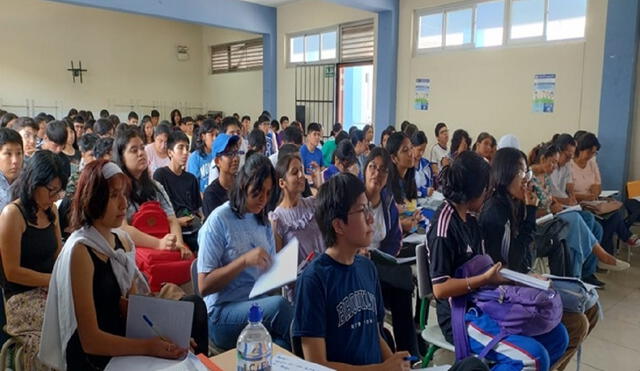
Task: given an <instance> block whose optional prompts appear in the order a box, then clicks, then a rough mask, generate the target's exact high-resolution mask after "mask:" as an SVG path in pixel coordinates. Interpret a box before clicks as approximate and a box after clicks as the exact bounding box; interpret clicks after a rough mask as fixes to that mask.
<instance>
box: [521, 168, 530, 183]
mask: <svg viewBox="0 0 640 371" xmlns="http://www.w3.org/2000/svg"><path fill="white" fill-rule="evenodd" d="M518 174H519V175H520V177H521V178H522V179H525V180H526V181H530V180H531V179H532V178H533V171H532V170H531V169H529V170H527V171H524V170H520V171H518Z"/></svg>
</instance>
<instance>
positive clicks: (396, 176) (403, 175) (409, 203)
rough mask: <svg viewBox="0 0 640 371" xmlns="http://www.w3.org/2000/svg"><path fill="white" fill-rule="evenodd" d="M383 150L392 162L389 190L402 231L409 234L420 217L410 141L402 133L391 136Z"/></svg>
mask: <svg viewBox="0 0 640 371" xmlns="http://www.w3.org/2000/svg"><path fill="white" fill-rule="evenodd" d="M385 149H386V150H387V152H389V155H390V156H391V161H392V165H391V167H390V168H389V189H390V190H391V194H393V199H394V200H395V202H396V204H398V209H399V210H400V225H401V227H402V231H403V232H405V233H409V232H411V231H413V230H415V228H416V227H417V225H418V222H419V221H420V220H421V217H422V216H421V215H420V211H419V210H417V200H418V190H417V187H416V180H415V174H416V169H415V165H416V160H415V157H414V156H415V152H414V150H413V146H412V145H411V140H410V139H409V137H407V135H406V134H405V133H402V132H395V133H393V134H391V136H389V139H388V140H387V147H386V148H385Z"/></svg>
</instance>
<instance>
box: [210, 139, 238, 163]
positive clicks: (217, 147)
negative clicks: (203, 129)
mask: <svg viewBox="0 0 640 371" xmlns="http://www.w3.org/2000/svg"><path fill="white" fill-rule="evenodd" d="M238 141H240V137H239V136H237V135H229V134H218V136H217V137H216V140H215V141H214V142H213V151H212V152H213V157H214V158H215V157H218V156H220V155H221V154H222V153H223V152H224V150H225V149H227V147H228V146H229V145H235V144H237V143H238Z"/></svg>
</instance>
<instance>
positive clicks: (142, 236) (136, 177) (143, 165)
mask: <svg viewBox="0 0 640 371" xmlns="http://www.w3.org/2000/svg"><path fill="white" fill-rule="evenodd" d="M114 150H115V152H114V153H113V162H115V163H116V165H118V166H119V167H120V168H121V169H122V171H123V172H124V173H125V174H126V175H127V176H128V177H129V180H130V182H131V189H130V192H129V195H128V198H127V201H128V207H127V213H126V218H125V219H124V220H123V221H122V229H124V230H125V231H126V232H127V233H129V235H130V236H131V238H132V239H133V241H134V242H135V244H136V246H144V247H148V248H156V249H160V250H180V253H181V255H182V257H183V258H188V257H191V256H192V255H193V254H192V253H191V250H189V248H187V246H186V245H185V243H184V241H183V239H182V228H181V227H180V223H179V222H178V219H177V218H176V214H175V212H174V210H173V206H172V205H171V201H170V200H169V196H167V192H165V190H164V187H163V186H162V185H161V184H160V183H158V182H157V181H155V180H153V179H151V177H150V176H149V171H148V162H147V156H146V153H145V150H144V144H143V143H142V137H141V134H140V132H139V131H138V130H137V129H136V128H127V129H126V130H124V131H123V132H122V133H121V134H120V135H119V136H118V137H117V138H116V140H115V143H114ZM147 201H157V202H159V203H160V206H161V207H162V209H163V210H164V212H165V214H167V219H168V221H169V226H170V230H171V232H170V233H168V234H167V235H166V236H164V237H163V238H156V237H153V236H151V235H149V234H146V233H144V232H143V231H140V230H139V229H137V228H135V227H133V226H132V225H130V223H131V221H132V219H133V215H134V214H135V213H136V212H137V211H138V210H139V209H140V206H141V205H142V204H144V203H145V202H147Z"/></svg>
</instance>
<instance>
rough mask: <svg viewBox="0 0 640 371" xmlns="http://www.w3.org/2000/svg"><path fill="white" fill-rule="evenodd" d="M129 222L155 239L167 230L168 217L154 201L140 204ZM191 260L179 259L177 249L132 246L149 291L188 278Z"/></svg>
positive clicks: (155, 290) (166, 232)
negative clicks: (134, 247)
mask: <svg viewBox="0 0 640 371" xmlns="http://www.w3.org/2000/svg"><path fill="white" fill-rule="evenodd" d="M131 225H132V226H133V227H135V228H137V229H138V230H140V231H142V232H144V233H146V234H149V235H151V236H153V237H156V238H163V237H164V236H166V235H167V234H168V233H170V232H171V228H170V227H169V219H168V218H167V214H166V213H165V212H164V210H163V209H162V206H161V205H160V203H159V202H158V201H147V202H145V203H143V204H142V205H140V208H139V209H138V211H137V212H136V213H135V214H133V217H132V218H131ZM192 260H193V258H191V259H187V260H183V259H182V257H181V255H180V251H177V250H158V249H154V248H150V247H146V246H136V265H137V266H138V269H140V271H141V272H142V273H144V275H145V276H146V277H147V280H148V281H149V287H150V288H151V291H153V292H158V291H160V289H161V288H162V285H163V284H164V283H166V282H171V283H175V284H176V285H181V284H183V283H185V282H188V281H189V280H190V279H191V261H192Z"/></svg>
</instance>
